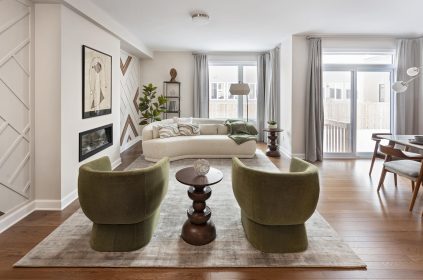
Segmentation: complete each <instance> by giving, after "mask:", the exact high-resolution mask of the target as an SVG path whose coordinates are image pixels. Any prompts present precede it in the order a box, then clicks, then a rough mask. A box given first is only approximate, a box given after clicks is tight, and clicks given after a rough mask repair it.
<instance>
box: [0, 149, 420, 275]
mask: <svg viewBox="0 0 423 280" xmlns="http://www.w3.org/2000/svg"><path fill="white" fill-rule="evenodd" d="M259 148H260V149H262V150H264V149H265V145H264V144H260V145H259ZM140 152H141V150H140V145H136V146H134V147H133V148H132V149H131V150H130V151H128V152H126V153H124V154H123V155H122V159H123V163H122V166H121V167H120V169H122V168H124V167H125V166H127V165H128V164H129V163H130V162H131V161H132V160H133V159H135V158H136V157H137V156H138V154H139V153H140ZM272 161H273V162H274V163H275V164H276V165H277V166H278V167H280V168H281V169H282V170H285V169H287V168H288V164H289V160H287V159H285V158H281V159H275V158H272ZM318 166H319V168H320V178H321V196H320V200H319V205H318V211H319V212H320V213H321V214H322V215H323V216H324V217H325V218H326V220H327V221H328V222H329V223H330V224H331V225H332V227H334V228H335V230H336V231H337V232H338V233H339V234H340V235H341V236H342V238H343V239H344V240H345V241H346V242H347V243H348V244H349V245H350V246H351V247H352V248H353V249H354V251H355V252H356V253H357V254H358V255H359V256H360V257H361V258H362V259H363V260H364V261H365V262H366V263H367V265H368V269H367V270H343V269H265V268H261V269H257V268H246V269H230V268H225V269H202V268H198V269H152V268H151V269H141V268H131V269H122V268H118V269H113V268H13V267H12V265H13V264H14V263H15V262H16V261H17V260H19V259H20V258H21V257H22V256H24V255H25V254H26V253H27V252H28V251H29V250H30V249H31V248H33V247H34V246H35V245H37V244H38V243H39V242H40V241H41V240H42V239H43V238H45V237H46V236H47V235H48V234H50V232H51V231H53V230H54V229H55V228H56V227H57V226H59V225H60V224H61V223H62V222H63V221H64V220H65V219H66V218H68V217H69V216H70V215H72V213H74V212H75V211H76V210H77V209H78V208H79V204H78V202H74V203H72V204H71V205H70V206H69V207H67V208H66V209H65V210H64V211H62V212H58V211H51V212H49V211H38V212H35V213H33V214H31V215H29V216H28V217H27V218H25V219H24V220H22V221H21V222H19V223H18V224H16V225H15V226H13V227H12V228H10V229H9V230H7V231H6V232H4V233H2V234H1V235H0V279H81V280H82V279H218V280H225V279H402V280H405V279H423V226H422V225H423V223H422V217H421V211H422V208H423V199H422V195H421V194H420V196H419V197H418V200H417V202H416V206H415V208H414V211H413V212H412V213H410V212H408V203H409V201H410V199H411V186H410V184H409V182H408V181H406V180H403V179H400V180H399V181H398V187H397V188H395V187H394V184H393V178H392V175H388V177H387V179H386V184H385V187H384V188H383V189H382V190H381V192H380V194H377V192H376V186H377V182H378V179H379V174H380V171H381V161H378V162H377V164H376V165H375V169H374V171H373V176H372V177H371V178H370V177H369V176H368V170H369V166H370V160H326V161H325V162H324V163H321V164H318Z"/></svg>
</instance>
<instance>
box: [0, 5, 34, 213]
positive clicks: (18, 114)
mask: <svg viewBox="0 0 423 280" xmlns="http://www.w3.org/2000/svg"><path fill="white" fill-rule="evenodd" d="M30 18H31V7H30V1H25V0H0V212H3V213H7V212H9V211H11V210H12V209H13V208H15V207H17V206H19V205H21V204H22V203H25V202H26V201H28V200H29V198H30V196H31V117H30V115H31V112H30V111H31V110H30V107H31V105H30V104H31V100H30V79H31V72H30V69H31V66H30V54H31V51H30V49H31V47H30V41H31V32H30V22H31V20H30Z"/></svg>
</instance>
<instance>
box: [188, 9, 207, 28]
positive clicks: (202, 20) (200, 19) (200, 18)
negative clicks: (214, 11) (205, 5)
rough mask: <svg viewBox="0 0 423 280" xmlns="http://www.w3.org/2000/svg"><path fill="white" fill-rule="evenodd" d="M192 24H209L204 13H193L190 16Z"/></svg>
mask: <svg viewBox="0 0 423 280" xmlns="http://www.w3.org/2000/svg"><path fill="white" fill-rule="evenodd" d="M191 18H192V22H194V23H195V24H198V25H205V24H207V23H209V21H210V17H209V15H208V14H206V13H202V12H195V13H192V14H191Z"/></svg>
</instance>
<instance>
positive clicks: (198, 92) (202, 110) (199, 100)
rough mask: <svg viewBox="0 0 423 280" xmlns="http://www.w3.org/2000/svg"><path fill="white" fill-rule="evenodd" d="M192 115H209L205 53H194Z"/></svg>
mask: <svg viewBox="0 0 423 280" xmlns="http://www.w3.org/2000/svg"><path fill="white" fill-rule="evenodd" d="M194 117H196V118H208V117H209V61H208V58H207V55H206V54H194Z"/></svg>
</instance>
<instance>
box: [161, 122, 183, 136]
mask: <svg viewBox="0 0 423 280" xmlns="http://www.w3.org/2000/svg"><path fill="white" fill-rule="evenodd" d="M159 135H160V138H169V137H175V136H178V135H179V129H178V125H177V124H176V123H175V124H165V125H160V129H159Z"/></svg>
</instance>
